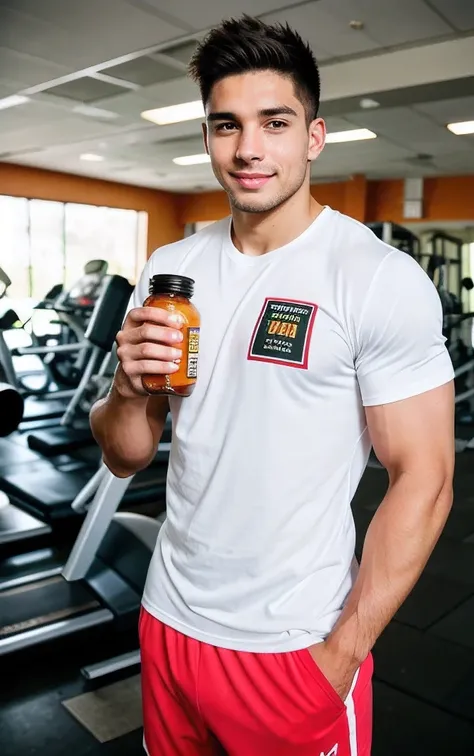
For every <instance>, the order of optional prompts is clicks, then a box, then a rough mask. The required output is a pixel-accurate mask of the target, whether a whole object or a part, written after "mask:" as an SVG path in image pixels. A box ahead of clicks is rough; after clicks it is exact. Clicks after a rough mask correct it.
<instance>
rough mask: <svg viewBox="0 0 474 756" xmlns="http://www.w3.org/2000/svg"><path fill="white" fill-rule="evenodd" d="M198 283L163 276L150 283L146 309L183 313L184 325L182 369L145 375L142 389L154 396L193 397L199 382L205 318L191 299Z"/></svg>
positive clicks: (178, 345) (145, 303) (176, 276)
mask: <svg viewBox="0 0 474 756" xmlns="http://www.w3.org/2000/svg"><path fill="white" fill-rule="evenodd" d="M194 283H195V282H194V280H193V279H192V278H188V277H187V276H178V275H171V274H166V275H165V274H162V275H157V276H153V277H152V278H151V279H150V287H149V292H150V293H149V296H148V297H147V299H145V301H144V303H143V306H144V307H160V308H161V309H163V310H168V312H172V313H179V314H180V315H181V316H182V317H183V319H184V323H183V326H182V328H181V332H182V334H183V340H182V342H180V343H179V344H177V345H176V346H177V348H178V349H181V351H182V357H181V361H180V363H179V369H178V370H176V371H175V372H174V373H171V374H170V375H144V376H143V377H142V385H143V388H144V389H145V391H147V392H148V393H149V394H153V395H154V396H156V395H159V394H166V395H171V396H183V397H184V396H189V395H190V394H192V392H193V390H194V386H195V384H196V380H197V369H198V356H199V334H200V326H201V316H200V314H199V311H198V310H197V309H196V307H195V306H194V304H193V303H192V302H191V297H192V296H193V294H194Z"/></svg>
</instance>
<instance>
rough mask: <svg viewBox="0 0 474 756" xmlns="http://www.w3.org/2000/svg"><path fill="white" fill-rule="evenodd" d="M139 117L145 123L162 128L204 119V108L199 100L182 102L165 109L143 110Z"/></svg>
mask: <svg viewBox="0 0 474 756" xmlns="http://www.w3.org/2000/svg"><path fill="white" fill-rule="evenodd" d="M141 117H142V118H144V119H145V120H146V121H152V123H157V124H158V126H164V125H166V124H168V123H181V122H182V121H193V120H194V119H195V118H203V117H204V106H203V104H202V102H201V100H194V101H193V102H182V103H181V104H180V105H169V106H168V107H166V108H155V109H154V110H144V111H143V113H141Z"/></svg>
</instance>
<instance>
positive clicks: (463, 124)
mask: <svg viewBox="0 0 474 756" xmlns="http://www.w3.org/2000/svg"><path fill="white" fill-rule="evenodd" d="M448 129H449V131H452V133H453V134H456V136H463V135H464V134H474V121H459V122H458V123H448Z"/></svg>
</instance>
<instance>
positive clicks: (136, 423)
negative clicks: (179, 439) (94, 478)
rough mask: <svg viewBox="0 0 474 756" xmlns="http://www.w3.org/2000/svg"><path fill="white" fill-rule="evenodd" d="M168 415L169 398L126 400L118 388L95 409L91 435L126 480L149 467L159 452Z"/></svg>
mask: <svg viewBox="0 0 474 756" xmlns="http://www.w3.org/2000/svg"><path fill="white" fill-rule="evenodd" d="M168 411H169V405H168V399H167V397H162V396H150V397H141V396H137V398H136V399H131V398H124V397H123V396H122V395H121V394H120V393H119V392H118V391H117V388H116V386H115V384H112V387H111V390H110V392H109V394H108V396H107V397H105V398H104V399H101V400H100V401H98V402H97V403H96V404H95V405H94V407H93V408H92V411H91V417H90V422H91V428H92V434H93V436H94V438H95V440H96V441H97V443H98V444H99V446H100V447H101V449H102V457H103V460H104V462H105V464H106V465H107V467H108V468H109V470H110V471H111V472H112V473H113V474H114V475H116V476H117V477H118V478H127V477H128V476H129V475H134V474H135V473H136V472H138V471H139V470H143V469H144V468H145V467H148V465H149V464H150V462H151V461H152V460H153V457H154V456H155V454H156V451H157V449H158V444H159V443H160V439H161V436H162V434H163V429H164V427H165V422H166V416H167V414H168Z"/></svg>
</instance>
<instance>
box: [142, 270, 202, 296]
mask: <svg viewBox="0 0 474 756" xmlns="http://www.w3.org/2000/svg"><path fill="white" fill-rule="evenodd" d="M149 292H150V294H178V295H179V296H182V297H187V298H188V299H190V298H191V297H192V296H193V294H194V279H192V278H188V277H187V276H178V275H174V274H172V275H171V274H160V275H158V276H152V278H150V287H149Z"/></svg>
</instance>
